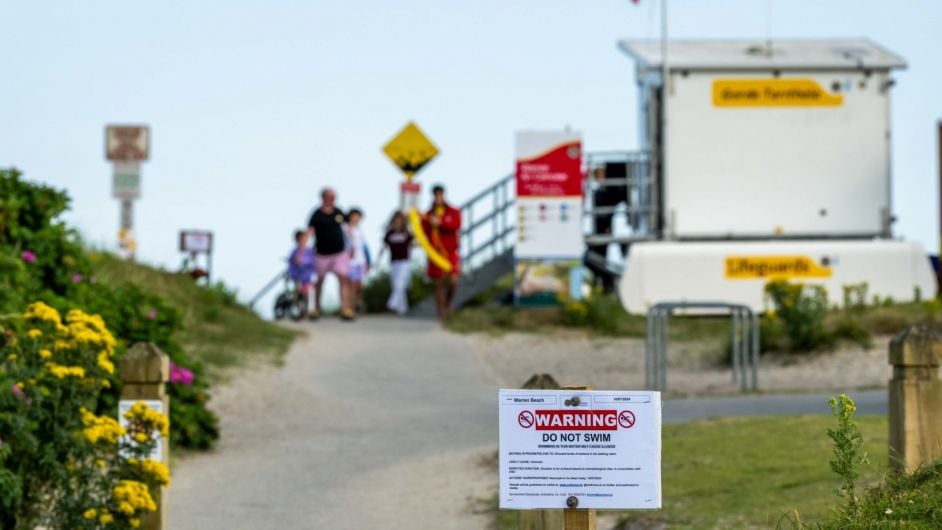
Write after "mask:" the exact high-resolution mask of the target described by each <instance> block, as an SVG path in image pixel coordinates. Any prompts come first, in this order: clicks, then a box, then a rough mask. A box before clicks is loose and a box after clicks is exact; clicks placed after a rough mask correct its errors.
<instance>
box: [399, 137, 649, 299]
mask: <svg viewBox="0 0 942 530" xmlns="http://www.w3.org/2000/svg"><path fill="white" fill-rule="evenodd" d="M586 166H587V167H586V175H587V178H586V181H585V197H586V200H585V204H584V209H583V219H584V222H583V226H584V231H585V239H586V248H587V250H586V256H585V263H586V266H587V267H588V268H589V269H590V270H592V272H593V274H594V275H597V276H599V277H604V278H605V281H606V282H608V283H609V284H611V283H612V282H615V281H617V279H618V277H620V276H621V274H622V265H621V264H620V263H613V262H612V261H609V260H608V258H607V256H606V254H607V253H606V252H605V250H604V249H607V248H608V246H609V245H610V244H612V243H615V244H618V245H620V246H621V248H625V249H627V247H628V246H629V245H630V244H631V243H634V242H638V241H650V240H654V239H659V238H660V236H659V234H660V224H661V223H660V216H659V211H660V209H659V207H658V201H659V199H658V197H659V193H658V191H659V190H658V186H657V179H656V178H655V177H654V173H655V168H654V167H653V164H652V162H651V157H650V156H649V154H648V153H647V152H624V151H613V152H599V153H589V154H588V155H587V158H586ZM515 199H516V194H515V190H514V176H513V175H507V176H506V177H503V178H502V179H500V180H498V181H497V182H496V183H494V184H492V185H491V186H488V187H487V188H485V189H484V190H482V191H481V192H480V193H478V194H477V195H475V196H474V197H472V198H471V199H469V200H468V201H466V202H465V203H464V204H462V205H461V207H460V210H461V221H462V229H461V237H460V241H461V267H462V275H461V278H460V279H459V281H458V289H457V291H456V293H455V299H454V301H453V305H454V307H456V308H458V307H461V306H463V305H465V304H467V303H468V302H469V301H470V300H472V299H473V298H474V297H475V296H477V295H478V294H480V293H482V292H484V291H486V290H487V289H489V288H490V287H491V286H493V285H494V283H495V282H497V281H498V280H499V279H500V278H501V277H503V276H505V275H507V274H510V273H512V272H513V268H514V254H513V247H514V237H515V234H516V232H515V226H514V225H513V224H511V222H510V219H512V217H511V215H512V213H513V212H512V211H513V206H514V202H515ZM613 216H615V217H618V216H622V217H623V218H624V223H622V224H623V225H624V229H623V230H621V231H620V233H615V232H616V230H614V229H613V228H612V223H611V220H612V219H613ZM606 219H607V221H606ZM600 227H601V228H600ZM411 313H412V314H413V315H417V316H434V315H435V301H434V299H426V300H423V301H422V302H420V303H419V304H417V305H416V306H415V307H414V308H413V309H412V311H411Z"/></svg>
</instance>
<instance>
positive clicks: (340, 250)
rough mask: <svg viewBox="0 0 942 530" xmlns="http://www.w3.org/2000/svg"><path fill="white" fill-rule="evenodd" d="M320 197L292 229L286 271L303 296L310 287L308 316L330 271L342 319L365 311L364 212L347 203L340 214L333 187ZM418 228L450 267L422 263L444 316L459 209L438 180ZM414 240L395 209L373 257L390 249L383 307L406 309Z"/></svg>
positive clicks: (454, 265)
mask: <svg viewBox="0 0 942 530" xmlns="http://www.w3.org/2000/svg"><path fill="white" fill-rule="evenodd" d="M320 198H321V203H320V205H318V206H317V208H315V209H314V212H313V213H312V214H311V217H310V220H309V221H308V226H307V228H306V229H305V230H298V231H297V232H295V248H294V249H293V250H292V252H291V255H290V256H289V260H288V261H289V264H288V272H289V275H290V277H291V279H292V280H293V282H294V284H295V287H296V289H297V291H298V294H299V295H300V296H302V297H303V299H304V300H308V299H309V297H310V295H311V291H312V290H313V297H314V305H313V308H312V309H311V311H310V313H309V318H311V319H317V318H319V317H320V316H321V299H322V294H323V286H324V280H325V279H326V278H327V275H328V274H333V275H334V276H336V278H337V280H338V282H339V284H340V318H341V319H342V320H345V321H352V320H354V319H355V318H356V314H357V312H358V311H362V310H363V304H362V296H363V284H364V282H365V281H366V278H367V275H368V274H369V272H370V268H371V265H372V264H373V263H372V259H371V255H370V250H369V246H368V245H367V242H366V237H365V236H364V233H363V229H362V227H361V222H362V221H363V211H362V210H360V209H358V208H350V209H349V210H348V211H347V212H346V213H344V212H343V211H342V210H341V209H340V208H339V207H338V206H337V193H336V192H335V191H334V190H333V189H332V188H324V189H323V190H322V191H321V197H320ZM422 230H423V232H424V234H425V235H426V239H427V240H428V242H429V244H430V245H431V246H432V250H433V251H434V252H435V253H437V254H438V255H439V256H442V257H444V258H445V259H446V260H447V261H448V263H449V264H450V266H451V269H450V270H445V269H443V268H442V267H440V266H439V265H437V264H436V263H435V262H434V260H432V259H429V260H428V265H427V267H426V274H427V275H428V277H429V279H430V280H431V281H432V282H433V283H434V284H435V306H436V310H437V314H438V317H439V318H440V319H443V318H445V317H447V316H448V314H449V313H450V312H451V304H452V299H453V297H454V294H455V289H456V287H457V283H458V276H459V275H460V273H461V257H460V254H459V250H458V245H459V240H460V237H459V235H460V232H461V212H460V211H459V210H458V209H457V208H454V207H453V206H451V205H449V204H448V203H447V202H446V201H445V188H444V187H442V186H440V185H439V186H435V187H433V188H432V205H431V208H430V209H429V210H428V211H427V212H425V213H424V214H423V215H422ZM312 239H313V245H311V240H312ZM415 240H416V239H415V236H414V235H413V233H412V232H411V230H410V228H409V222H408V218H407V216H406V214H405V213H404V212H401V211H396V212H395V213H393V215H392V218H391V219H390V220H389V223H388V225H387V227H386V234H385V235H384V237H383V244H382V247H383V248H382V251H381V252H380V255H379V256H378V258H377V261H381V260H382V257H383V254H384V253H385V252H386V251H387V250H388V251H389V256H390V267H389V280H390V284H391V285H390V287H391V289H390V290H391V294H390V296H389V299H388V301H387V303H386V306H387V308H388V309H390V310H391V311H394V312H396V313H397V314H400V315H402V314H405V313H406V312H407V311H408V310H409V300H408V291H409V285H410V282H411V278H412V258H411V251H412V246H413V243H414V242H415Z"/></svg>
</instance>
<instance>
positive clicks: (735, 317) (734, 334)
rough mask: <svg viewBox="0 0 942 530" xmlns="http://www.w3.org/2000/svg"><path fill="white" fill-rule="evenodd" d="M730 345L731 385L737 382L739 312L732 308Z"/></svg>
mask: <svg viewBox="0 0 942 530" xmlns="http://www.w3.org/2000/svg"><path fill="white" fill-rule="evenodd" d="M729 319H730V343H731V346H732V349H733V383H734V384H735V383H737V382H739V325H738V324H739V311H738V310H737V309H736V308H735V307H734V308H730V310H729Z"/></svg>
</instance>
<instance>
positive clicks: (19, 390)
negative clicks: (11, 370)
mask: <svg viewBox="0 0 942 530" xmlns="http://www.w3.org/2000/svg"><path fill="white" fill-rule="evenodd" d="M10 390H12V391H13V395H14V396H16V397H17V399H23V397H24V395H23V389H22V388H20V385H17V384H14V385H13V387H12V388H11V389H10Z"/></svg>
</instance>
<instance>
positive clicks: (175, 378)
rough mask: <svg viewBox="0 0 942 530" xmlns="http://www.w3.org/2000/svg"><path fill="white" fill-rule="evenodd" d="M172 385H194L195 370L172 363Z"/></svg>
mask: <svg viewBox="0 0 942 530" xmlns="http://www.w3.org/2000/svg"><path fill="white" fill-rule="evenodd" d="M170 383H171V384H174V385H186V386H190V385H192V384H193V370H188V369H186V368H182V367H180V366H177V365H175V364H173V361H170Z"/></svg>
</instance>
